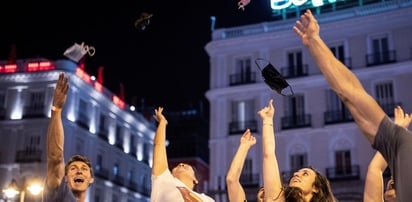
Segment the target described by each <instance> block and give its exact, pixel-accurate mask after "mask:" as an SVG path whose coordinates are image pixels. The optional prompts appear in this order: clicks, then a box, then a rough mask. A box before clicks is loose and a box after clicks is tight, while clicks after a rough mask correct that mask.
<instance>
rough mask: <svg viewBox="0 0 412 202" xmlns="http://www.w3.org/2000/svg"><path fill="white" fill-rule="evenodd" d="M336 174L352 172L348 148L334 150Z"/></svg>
mask: <svg viewBox="0 0 412 202" xmlns="http://www.w3.org/2000/svg"><path fill="white" fill-rule="evenodd" d="M335 164H336V175H337V176H339V175H350V174H351V173H352V162H351V154H350V151H349V150H340V151H335Z"/></svg>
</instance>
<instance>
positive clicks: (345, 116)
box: [323, 108, 353, 124]
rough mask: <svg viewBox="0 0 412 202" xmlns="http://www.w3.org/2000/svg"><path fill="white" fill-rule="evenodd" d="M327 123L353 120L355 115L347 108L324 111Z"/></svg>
mask: <svg viewBox="0 0 412 202" xmlns="http://www.w3.org/2000/svg"><path fill="white" fill-rule="evenodd" d="M323 116H324V122H325V124H335V123H347V122H352V121H353V117H352V114H351V113H350V112H349V110H348V109H347V108H345V110H332V111H326V112H324V113H323Z"/></svg>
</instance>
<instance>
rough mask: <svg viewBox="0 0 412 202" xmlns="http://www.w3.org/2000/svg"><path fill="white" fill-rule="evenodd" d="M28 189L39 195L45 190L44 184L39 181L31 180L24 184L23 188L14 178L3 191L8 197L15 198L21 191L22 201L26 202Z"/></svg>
mask: <svg viewBox="0 0 412 202" xmlns="http://www.w3.org/2000/svg"><path fill="white" fill-rule="evenodd" d="M26 189H27V190H28V191H29V193H30V194H32V195H35V196H36V195H39V194H40V193H41V192H42V191H43V185H42V183H40V182H39V181H30V182H29V183H28V184H27V186H26V184H24V186H23V188H19V186H17V182H16V180H15V179H12V180H11V182H10V184H9V185H8V186H7V187H5V188H4V189H3V193H4V194H5V195H6V198H10V199H11V198H14V197H15V196H16V195H18V194H19V193H20V202H24V198H25V195H26Z"/></svg>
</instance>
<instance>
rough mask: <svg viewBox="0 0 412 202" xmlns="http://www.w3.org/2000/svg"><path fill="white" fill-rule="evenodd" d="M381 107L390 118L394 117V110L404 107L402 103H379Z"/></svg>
mask: <svg viewBox="0 0 412 202" xmlns="http://www.w3.org/2000/svg"><path fill="white" fill-rule="evenodd" d="M379 105H380V106H381V107H382V109H383V111H384V112H385V113H386V114H387V115H388V116H392V117H393V116H394V113H393V110H394V109H395V107H397V106H402V103H400V102H390V103H385V104H383V103H379Z"/></svg>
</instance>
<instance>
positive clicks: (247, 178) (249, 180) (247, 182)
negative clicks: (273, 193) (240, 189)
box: [239, 173, 260, 187]
mask: <svg viewBox="0 0 412 202" xmlns="http://www.w3.org/2000/svg"><path fill="white" fill-rule="evenodd" d="M259 180H260V174H258V173H250V174H242V175H241V176H240V179H239V181H240V184H242V185H243V186H244V187H257V186H259Z"/></svg>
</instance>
